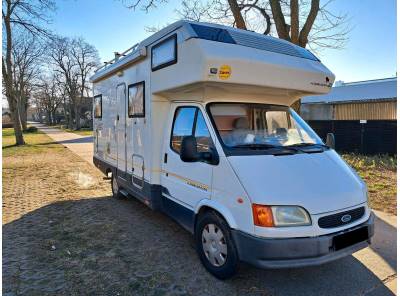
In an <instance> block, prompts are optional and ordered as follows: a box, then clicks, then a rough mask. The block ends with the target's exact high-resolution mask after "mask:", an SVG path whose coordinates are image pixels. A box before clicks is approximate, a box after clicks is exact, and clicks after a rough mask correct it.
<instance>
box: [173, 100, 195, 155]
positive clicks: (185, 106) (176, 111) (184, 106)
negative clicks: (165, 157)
mask: <svg viewBox="0 0 400 296" xmlns="http://www.w3.org/2000/svg"><path fill="white" fill-rule="evenodd" d="M182 108H193V109H195V113H194V117H193V123H192V133H191V135H193V134H194V131H195V130H196V123H197V114H198V112H199V111H200V108H199V107H197V106H191V105H183V106H177V107H176V109H175V112H174V119H173V121H172V127H171V135H170V137H169V148H170V149H171V150H172V151H173V152H175V153H176V154H178V155H180V152H179V151H176V150H175V149H174V147H173V146H172V137H173V136H174V128H175V122H176V117H177V115H178V110H179V109H182ZM200 112H201V111H200Z"/></svg>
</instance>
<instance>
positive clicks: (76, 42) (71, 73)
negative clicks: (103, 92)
mask: <svg viewBox="0 0 400 296" xmlns="http://www.w3.org/2000/svg"><path fill="white" fill-rule="evenodd" d="M49 55H50V59H51V61H52V64H53V70H54V71H55V72H57V73H59V74H60V76H59V77H60V80H59V83H60V84H62V85H63V87H64V91H65V94H66V100H68V102H67V101H65V105H66V106H68V107H67V108H68V111H67V112H66V114H67V120H68V127H69V128H71V129H72V128H75V129H80V108H81V104H82V99H83V98H84V97H85V95H86V96H88V95H89V81H88V80H89V76H90V74H91V73H92V72H93V71H94V70H95V68H96V67H97V66H98V65H99V57H98V53H97V50H96V49H95V48H94V47H93V46H92V45H90V44H88V43H87V42H86V41H85V40H83V39H82V38H78V39H69V38H62V37H58V38H56V39H55V40H53V42H52V43H51V44H50V45H49ZM73 114H74V115H75V116H74V117H75V118H73V117H72V115H73ZM74 119H75V126H74V127H73V120H74Z"/></svg>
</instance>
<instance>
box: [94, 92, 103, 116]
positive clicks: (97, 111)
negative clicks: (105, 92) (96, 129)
mask: <svg viewBox="0 0 400 296" xmlns="http://www.w3.org/2000/svg"><path fill="white" fill-rule="evenodd" d="M93 105H94V118H101V116H102V112H103V110H102V109H103V108H102V107H103V106H102V96H101V95H97V96H95V97H94V98H93Z"/></svg>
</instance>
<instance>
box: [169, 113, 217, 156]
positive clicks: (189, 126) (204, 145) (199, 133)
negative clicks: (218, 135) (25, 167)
mask: <svg viewBox="0 0 400 296" xmlns="http://www.w3.org/2000/svg"><path fill="white" fill-rule="evenodd" d="M185 136H195V137H196V141H197V151H198V152H207V151H209V150H210V147H212V146H213V143H212V140H211V136H210V132H209V131H208V128H207V124H206V122H205V120H204V117H203V114H202V113H201V111H200V110H199V109H198V108H196V107H180V108H178V109H177V110H176V113H175V121H174V127H173V131H172V137H171V148H172V150H174V151H176V152H177V153H179V152H180V150H181V143H182V139H183V137H185Z"/></svg>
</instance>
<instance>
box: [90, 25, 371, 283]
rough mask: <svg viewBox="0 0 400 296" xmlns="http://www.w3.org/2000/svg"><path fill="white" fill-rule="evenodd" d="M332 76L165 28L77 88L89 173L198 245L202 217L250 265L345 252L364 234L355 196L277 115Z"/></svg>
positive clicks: (293, 51) (367, 225) (282, 51)
mask: <svg viewBox="0 0 400 296" xmlns="http://www.w3.org/2000/svg"><path fill="white" fill-rule="evenodd" d="M334 78H335V77H334V75H333V74H332V73H331V72H330V71H329V70H328V69H327V68H326V67H325V66H324V65H323V64H322V63H321V62H320V61H319V60H318V59H317V58H316V57H315V56H314V55H313V54H311V53H310V52H308V51H307V50H306V49H303V48H300V47H297V46H295V45H293V44H291V43H289V42H286V41H283V40H278V39H275V38H272V37H269V36H263V35H260V34H256V33H252V32H246V31H242V30H237V29H233V28H227V27H224V26H218V25H211V24H201V23H193V22H186V21H180V22H177V23H175V24H172V25H170V26H168V27H167V28H165V29H163V30H161V31H160V32H158V33H156V34H154V35H153V36H151V37H149V38H148V39H146V40H144V41H143V42H141V43H139V44H138V45H137V46H135V47H134V48H133V50H132V52H130V53H126V54H123V55H122V56H119V57H116V59H115V60H113V61H112V62H111V63H109V64H106V65H105V66H104V67H103V68H102V69H100V70H99V71H97V72H96V73H95V75H94V76H93V77H92V78H91V79H92V81H93V84H94V114H95V118H94V135H95V142H94V150H95V153H94V163H95V164H96V166H98V167H99V168H100V169H101V170H102V171H103V172H104V173H106V174H109V173H112V175H113V182H112V184H113V193H114V194H116V193H119V192H120V191H121V192H122V193H123V194H125V195H128V194H130V195H133V196H136V197H137V198H139V199H140V200H142V201H143V202H144V203H145V204H147V205H148V206H150V207H151V208H153V209H156V210H161V211H163V212H165V213H166V214H168V215H170V216H171V217H173V218H174V219H175V220H176V221H178V222H179V223H180V224H181V225H183V226H184V227H185V228H186V229H188V230H189V231H191V232H194V233H195V236H196V237H197V236H198V235H200V242H201V234H198V230H196V229H197V228H198V227H200V226H199V225H202V224H201V223H205V224H204V225H206V227H208V226H207V225H211V222H207V223H208V224H207V223H206V222H204V221H203V220H204V219H211V220H212V219H213V218H209V217H208V216H209V214H207V213H210V211H211V212H213V213H216V214H217V216H218V217H220V218H221V219H222V220H223V221H225V222H223V223H226V224H227V225H228V228H229V229H230V231H231V233H232V237H233V239H234V241H235V242H232V243H233V244H235V248H236V249H237V253H238V254H239V258H240V259H241V260H244V261H247V262H250V263H252V264H255V265H258V266H261V267H287V266H304V265H315V264H320V263H324V262H328V261H331V260H334V259H336V258H339V257H342V256H345V255H348V254H351V253H352V252H354V251H355V250H358V249H360V248H362V247H365V246H366V244H367V241H368V240H369V238H370V237H371V236H372V233H373V229H372V226H371V225H372V220H373V219H372V215H370V213H371V211H370V209H369V207H368V204H367V188H366V186H365V184H364V182H363V181H362V180H361V179H360V178H359V177H358V176H357V174H356V173H355V172H354V171H353V170H352V169H351V168H350V167H349V166H348V165H347V164H346V163H345V162H344V161H343V160H342V159H341V158H340V156H339V155H338V154H337V153H336V152H335V151H334V150H333V149H332V148H330V147H328V146H326V145H325V144H324V143H323V141H322V140H321V138H320V137H318V136H317V135H316V133H315V132H314V131H312V129H311V128H310V127H309V126H308V125H307V123H305V122H304V121H303V120H302V119H301V118H300V116H298V115H297V114H296V113H295V112H294V111H293V110H292V109H291V108H290V106H291V105H292V103H293V102H295V101H296V100H298V99H299V98H301V97H302V96H305V95H312V94H323V93H327V92H329V91H330V88H331V86H332V83H333V81H334ZM207 217H208V218H207ZM217 220H218V219H217ZM207 221H208V220H207ZM212 221H214V222H215V219H214V220H212ZM214 222H213V223H214ZM199 223H200V224H199ZM215 223H217V222H215ZM217 224H218V223H217ZM212 225H214V224H212ZM213 227H214V226H213ZM206 230H207V231H209V229H208V228H207V229H206ZM206 230H204V231H206ZM204 231H203V235H204V233H205V232H204ZM352 231H355V232H354V233H356V234H355V236H359V237H360V238H359V239H357V240H356V241H353V240H349V239H348V236H349V234H348V233H349V232H351V233H353V232H352ZM346 233H347V234H346ZM206 234H207V233H206ZM210 235H211V237H213V236H212V234H208V237H209V236H210ZM343 235H345V236H344V237H342V236H343ZM353 236H354V235H353ZM203 238H204V237H203ZM220 239H221V238H220ZM227 239H228V238H223V241H224V243H225V244H226V242H225V240H227ZM212 246H213V245H212V244H211V243H207V244H206V245H204V246H203V247H204V248H206V249H207V250H211V249H212V248H213V247H212ZM210 248H211V249H210ZM222 249H223V250H225V252H226V250H227V247H226V246H225V247H224V248H222ZM213 250H214V249H213ZM200 253H201V252H200ZM207 254H208V253H207ZM207 256H210V255H209V254H208V255H207ZM225 256H226V254H225ZM200 257H201V256H200ZM207 258H208V257H207ZM221 258H222V257H221ZM221 258H219V259H218V260H217V261H216V262H214V263H215V264H216V265H215V264H214V263H213V264H214V265H215V266H217V267H218V266H222V265H223V264H222V265H218V264H220V263H221V262H225V261H224V259H226V257H224V258H222V259H221ZM202 260H206V259H204V256H203V259H202ZM220 260H222V261H221V262H220ZM203 263H204V262H203ZM217 263H218V264H217ZM205 265H206V267H207V264H205ZM215 266H214V267H215ZM214 267H213V268H214ZM215 268H216V267H215ZM207 269H208V270H210V271H211V272H212V273H214V274H218V271H216V270H213V269H212V268H208V267H207ZM221 277H223V276H222V275H221Z"/></svg>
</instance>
